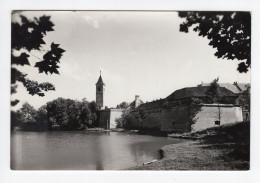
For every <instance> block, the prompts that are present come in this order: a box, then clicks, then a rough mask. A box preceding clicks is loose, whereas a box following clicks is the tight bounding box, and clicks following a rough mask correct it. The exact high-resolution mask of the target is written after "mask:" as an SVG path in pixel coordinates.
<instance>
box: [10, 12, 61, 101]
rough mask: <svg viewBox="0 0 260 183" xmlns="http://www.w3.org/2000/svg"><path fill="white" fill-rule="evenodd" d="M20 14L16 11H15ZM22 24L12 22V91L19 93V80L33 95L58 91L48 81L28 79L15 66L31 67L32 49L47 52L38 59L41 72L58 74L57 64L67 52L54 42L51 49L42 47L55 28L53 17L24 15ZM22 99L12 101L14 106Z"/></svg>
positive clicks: (37, 65) (37, 66)
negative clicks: (51, 18) (30, 18)
mask: <svg viewBox="0 0 260 183" xmlns="http://www.w3.org/2000/svg"><path fill="white" fill-rule="evenodd" d="M15 13H17V12H16V11H14V12H13V14H15ZM20 18H21V23H18V22H12V25H11V37H12V39H11V94H13V93H16V88H17V82H21V83H22V84H23V86H24V87H25V88H26V89H27V91H28V93H29V94H31V95H38V96H41V97H43V96H44V95H45V94H44V92H46V91H49V90H55V87H54V86H53V85H52V84H51V83H48V82H45V83H38V82H37V81H33V80H31V79H29V78H27V74H25V73H22V72H20V71H19V69H18V68H17V67H15V66H24V65H27V66H31V65H30V62H29V58H30V57H31V56H33V55H32V53H31V51H32V50H38V51H41V52H46V53H45V54H44V55H43V58H42V59H40V58H38V57H37V58H38V59H39V61H38V62H36V64H35V65H34V67H36V68H38V70H39V73H43V72H44V73H45V74H48V73H50V74H53V73H55V74H59V71H58V68H59V66H58V63H59V62H60V58H61V57H62V53H63V52H65V50H63V49H62V48H60V47H59V44H55V43H52V44H51V45H50V50H49V51H46V50H43V49H42V47H41V46H42V45H43V44H46V43H45V42H44V40H43V38H44V36H45V35H46V33H47V32H50V31H54V29H53V26H54V24H53V23H52V22H51V21H50V16H45V15H44V16H41V17H39V18H36V17H35V18H34V19H33V20H29V19H27V18H26V17H25V16H23V15H21V16H20ZM18 102H19V100H14V101H11V105H12V106H15V105H16V104H17V103H18Z"/></svg>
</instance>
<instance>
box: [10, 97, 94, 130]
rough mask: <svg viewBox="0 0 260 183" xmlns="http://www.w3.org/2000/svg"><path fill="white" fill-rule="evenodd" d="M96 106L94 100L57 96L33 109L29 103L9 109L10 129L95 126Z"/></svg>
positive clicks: (81, 128)
mask: <svg viewBox="0 0 260 183" xmlns="http://www.w3.org/2000/svg"><path fill="white" fill-rule="evenodd" d="M97 111H98V108H97V106H96V103H95V102H94V101H92V102H89V101H87V100H86V99H83V100H82V101H78V100H72V99H64V98H58V99H55V100H53V101H50V102H48V103H47V104H46V105H43V106H41V107H40V108H39V109H35V108H34V107H33V106H31V105H30V104H29V103H25V104H23V106H22V108H21V109H20V110H18V111H11V129H14V127H19V128H20V129H21V130H30V131H44V130H83V129H86V128H90V127H96V126H97Z"/></svg>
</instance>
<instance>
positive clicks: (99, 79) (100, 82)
mask: <svg viewBox="0 0 260 183" xmlns="http://www.w3.org/2000/svg"><path fill="white" fill-rule="evenodd" d="M97 84H99V85H100V84H101V85H105V83H104V82H103V79H102V77H101V75H100V76H99V78H98V81H97V83H96V85H97Z"/></svg>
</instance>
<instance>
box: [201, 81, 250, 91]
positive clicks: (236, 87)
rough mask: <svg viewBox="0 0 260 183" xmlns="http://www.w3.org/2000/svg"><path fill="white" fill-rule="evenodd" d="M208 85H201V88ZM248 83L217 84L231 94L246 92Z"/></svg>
mask: <svg viewBox="0 0 260 183" xmlns="http://www.w3.org/2000/svg"><path fill="white" fill-rule="evenodd" d="M209 85H210V83H203V84H202V85H201V86H209ZM249 85H250V84H249V83H236V82H234V83H219V86H221V87H225V88H226V89H228V90H230V91H232V92H233V93H241V92H243V91H245V90H247V87H248V86H249Z"/></svg>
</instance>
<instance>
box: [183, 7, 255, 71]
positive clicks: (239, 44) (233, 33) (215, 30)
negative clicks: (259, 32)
mask: <svg viewBox="0 0 260 183" xmlns="http://www.w3.org/2000/svg"><path fill="white" fill-rule="evenodd" d="M179 17H181V18H185V19H186V20H185V22H183V23H182V24H181V25H180V31H181V32H185V33H187V32H189V28H191V27H192V28H193V30H194V31H195V32H198V33H199V36H203V37H207V38H208V39H209V40H210V42H209V45H210V46H212V47H213V48H216V49H217V52H216V53H215V56H216V57H218V58H222V59H224V58H226V59H231V60H234V59H237V60H239V61H240V63H239V64H238V68H237V70H238V71H239V72H241V73H242V72H247V71H248V69H249V68H250V67H251V14H250V12H203V11H200V12H179Z"/></svg>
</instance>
